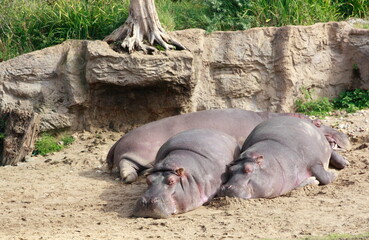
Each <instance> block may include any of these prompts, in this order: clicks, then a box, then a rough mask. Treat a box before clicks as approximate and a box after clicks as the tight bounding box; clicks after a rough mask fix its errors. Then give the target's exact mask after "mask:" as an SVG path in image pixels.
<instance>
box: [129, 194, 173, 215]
mask: <svg viewBox="0 0 369 240" xmlns="http://www.w3.org/2000/svg"><path fill="white" fill-rule="evenodd" d="M169 199H170V200H169ZM169 199H167V200H165V199H163V198H162V197H159V198H150V199H146V198H145V197H141V198H140V199H138V201H137V203H136V207H135V209H134V210H133V214H132V216H134V217H151V218H169V217H171V216H173V215H175V214H176V213H177V212H178V211H177V205H176V203H175V201H174V198H173V196H171V197H170V198H169Z"/></svg>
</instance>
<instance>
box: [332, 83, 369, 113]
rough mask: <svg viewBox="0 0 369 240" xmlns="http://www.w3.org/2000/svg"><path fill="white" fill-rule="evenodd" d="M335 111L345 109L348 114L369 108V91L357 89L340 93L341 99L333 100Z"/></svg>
mask: <svg viewBox="0 0 369 240" xmlns="http://www.w3.org/2000/svg"><path fill="white" fill-rule="evenodd" d="M333 105H334V108H335V109H344V110H346V112H356V111H357V110H360V109H364V108H369V90H362V89H355V90H348V91H344V92H342V93H340V95H339V97H338V98H336V99H333Z"/></svg>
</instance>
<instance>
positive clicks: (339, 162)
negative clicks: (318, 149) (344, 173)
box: [329, 150, 349, 169]
mask: <svg viewBox="0 0 369 240" xmlns="http://www.w3.org/2000/svg"><path fill="white" fill-rule="evenodd" d="M329 164H330V165H332V166H333V167H334V168H336V169H343V168H345V167H346V166H348V165H349V162H348V161H347V160H346V159H345V158H344V157H342V156H341V155H339V154H338V153H337V152H335V151H333V150H332V154H331V158H330V160H329Z"/></svg>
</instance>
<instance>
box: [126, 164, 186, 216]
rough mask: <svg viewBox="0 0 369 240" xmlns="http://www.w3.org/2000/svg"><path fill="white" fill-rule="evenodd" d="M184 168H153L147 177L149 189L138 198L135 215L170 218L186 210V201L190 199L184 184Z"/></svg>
mask: <svg viewBox="0 0 369 240" xmlns="http://www.w3.org/2000/svg"><path fill="white" fill-rule="evenodd" d="M183 178H185V170H184V168H177V169H176V170H174V171H173V170H167V171H163V170H160V171H157V172H155V170H153V171H152V172H151V173H149V174H148V175H147V177H146V182H147V184H148V189H147V190H146V192H145V193H144V194H143V196H142V197H141V198H139V199H138V201H137V203H136V207H135V209H134V211H133V216H136V217H152V218H168V217H170V216H171V215H173V214H176V213H181V212H184V211H186V209H184V208H185V206H184V202H185V201H187V200H188V198H189V196H186V194H185V191H184V189H183V188H184V187H185V186H183V184H184V183H183ZM186 199H187V200H186Z"/></svg>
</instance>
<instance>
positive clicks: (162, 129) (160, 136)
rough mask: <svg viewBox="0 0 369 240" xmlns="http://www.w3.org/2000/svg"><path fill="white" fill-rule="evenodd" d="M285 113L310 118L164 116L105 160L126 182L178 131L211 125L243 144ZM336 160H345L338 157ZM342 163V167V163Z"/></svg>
mask: <svg viewBox="0 0 369 240" xmlns="http://www.w3.org/2000/svg"><path fill="white" fill-rule="evenodd" d="M284 115H291V116H294V117H297V118H303V119H309V118H308V117H307V116H305V115H303V114H296V113H271V112H253V111H247V110H242V109H234V108H233V109H215V110H204V111H199V112H193V113H187V114H183V115H177V116H172V117H168V118H164V119H161V120H157V121H154V122H151V123H148V124H145V125H143V126H141V127H138V128H136V129H133V130H132V131H130V132H128V133H127V134H125V135H123V136H122V137H121V138H120V139H119V140H118V141H117V142H116V143H115V144H114V145H113V146H112V147H111V149H110V150H109V152H108V155H107V158H106V161H107V164H108V168H109V169H110V170H112V169H113V168H114V167H117V168H118V169H119V173H120V176H121V178H122V180H123V181H124V182H125V183H132V182H134V181H135V180H136V179H137V177H138V174H139V173H140V172H142V171H144V170H147V169H150V168H151V167H152V163H153V162H154V160H155V155H156V153H157V151H158V150H159V148H160V147H161V145H162V144H163V143H164V142H165V141H167V140H168V139H169V138H170V137H172V136H174V135H175V134H177V133H179V132H182V131H184V130H188V129H193V128H211V129H215V130H218V131H221V132H224V133H226V134H228V135H230V136H232V137H234V138H235V139H236V140H237V141H238V143H239V144H240V146H242V144H243V142H244V140H245V139H246V137H247V136H248V135H249V134H250V132H251V131H252V130H253V129H254V127H256V125H258V124H259V123H261V122H262V121H263V120H265V119H269V118H273V117H276V116H284ZM319 124H320V123H319ZM321 128H322V129H324V131H325V132H326V134H327V136H329V138H330V139H332V140H333V141H334V143H332V145H333V144H336V145H338V146H341V147H343V148H345V147H347V146H348V145H347V142H348V138H347V136H346V135H345V134H343V133H340V132H338V131H336V130H334V129H332V128H329V127H326V128H323V126H322V127H321ZM337 155H338V156H340V155H339V154H337ZM337 159H338V160H340V161H341V162H343V161H344V159H343V160H342V159H340V158H339V157H337ZM341 165H342V167H344V165H345V163H341ZM346 165H347V164H346Z"/></svg>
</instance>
